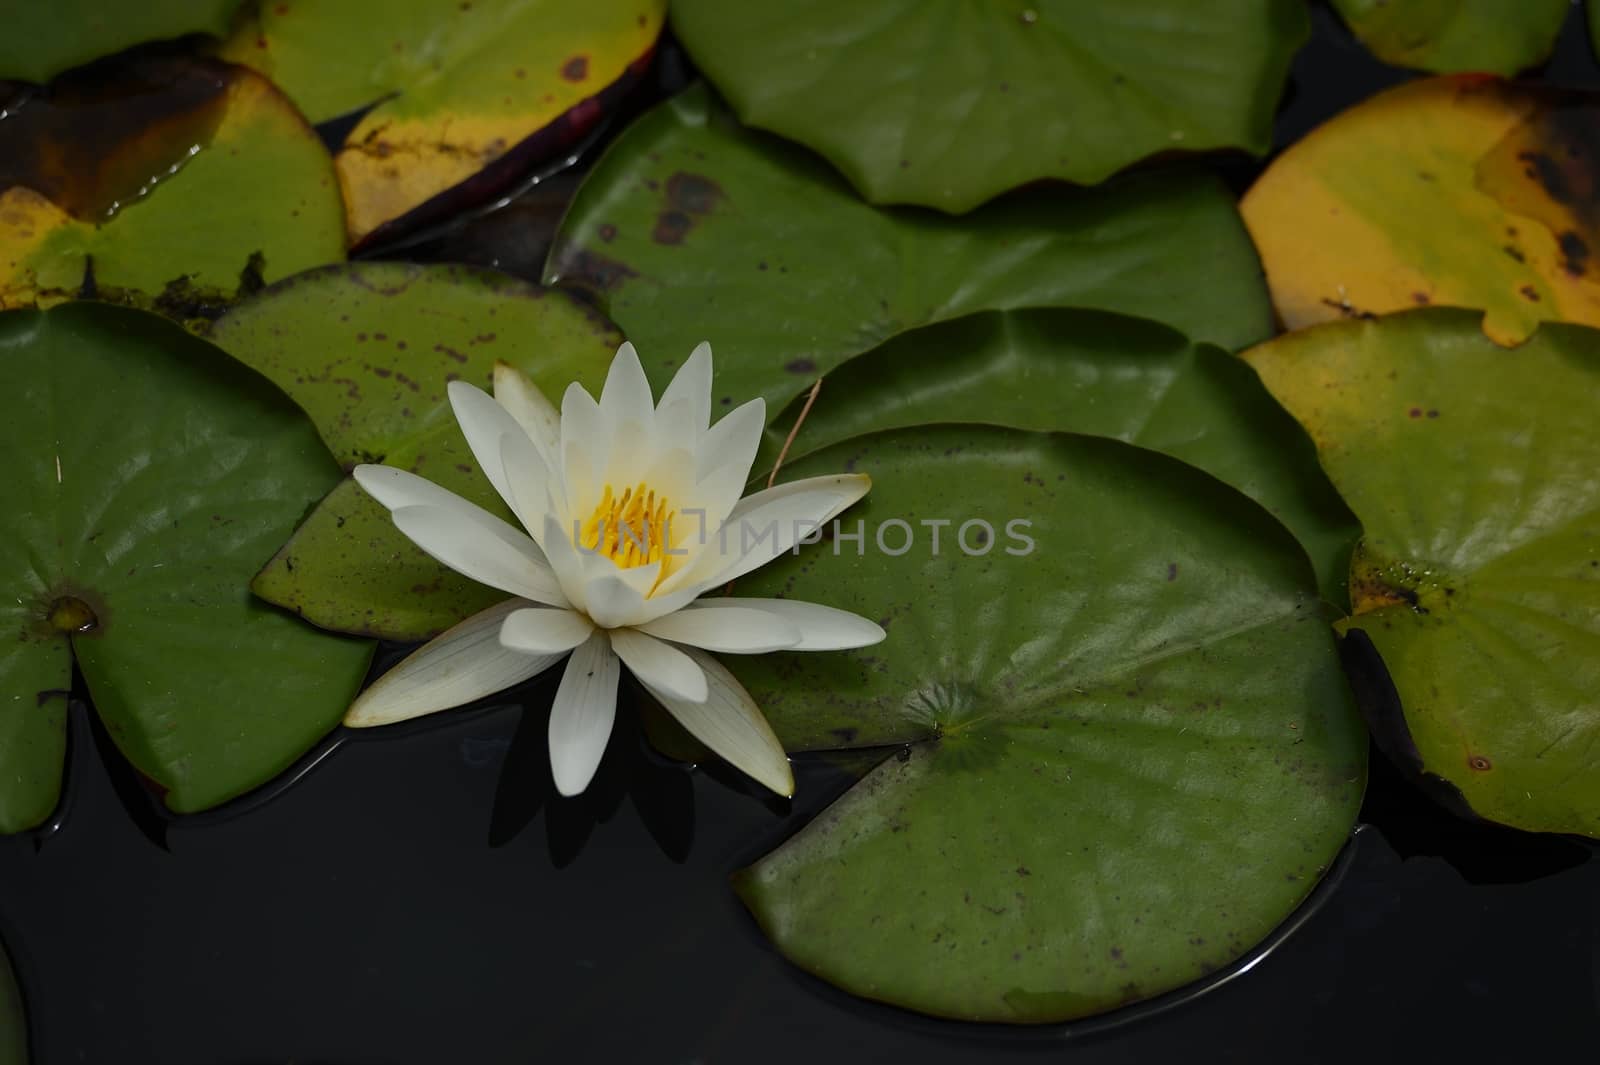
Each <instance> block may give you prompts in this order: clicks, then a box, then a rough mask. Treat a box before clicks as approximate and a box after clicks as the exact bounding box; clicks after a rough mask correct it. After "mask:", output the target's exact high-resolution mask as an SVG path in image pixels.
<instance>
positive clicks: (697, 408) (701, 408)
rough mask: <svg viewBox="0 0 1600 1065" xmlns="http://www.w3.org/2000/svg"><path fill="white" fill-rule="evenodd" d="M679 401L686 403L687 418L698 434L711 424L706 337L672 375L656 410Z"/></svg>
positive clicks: (661, 409) (663, 409)
mask: <svg viewBox="0 0 1600 1065" xmlns="http://www.w3.org/2000/svg"><path fill="white" fill-rule="evenodd" d="M680 402H681V403H683V404H685V408H684V410H685V415H686V419H687V421H688V423H689V425H690V426H691V427H692V428H693V429H694V433H695V436H696V437H698V436H700V435H701V434H702V433H704V432H705V431H706V429H707V428H708V427H709V426H710V425H711V345H710V344H707V343H706V342H705V341H703V340H702V341H701V342H700V343H699V344H698V345H696V346H695V349H694V351H692V352H691V353H690V354H689V359H688V361H687V362H685V363H684V364H683V365H682V366H680V367H678V372H677V373H675V374H673V375H672V382H671V383H670V384H668V385H667V390H666V391H665V392H663V393H661V402H660V403H658V404H656V410H657V411H658V412H662V411H665V410H666V409H667V408H668V407H671V406H673V405H674V404H677V403H680Z"/></svg>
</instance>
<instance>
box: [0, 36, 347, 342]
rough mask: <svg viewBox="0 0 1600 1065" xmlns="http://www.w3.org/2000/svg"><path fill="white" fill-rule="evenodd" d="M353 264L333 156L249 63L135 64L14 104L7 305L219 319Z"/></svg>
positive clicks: (1, 167)
mask: <svg viewBox="0 0 1600 1065" xmlns="http://www.w3.org/2000/svg"><path fill="white" fill-rule="evenodd" d="M3 96H4V93H3V92H0V102H4V101H3ZM342 258H344V232H343V208H342V206H341V203H340V200H339V190H338V187H337V185H336V183H335V181H334V176H333V167H332V161H331V160H330V159H329V157H328V153H327V150H326V149H325V148H323V146H322V142H321V141H320V140H319V139H318V138H317V135H316V131H315V130H313V129H312V128H311V127H310V126H308V125H306V123H305V120H304V119H302V118H301V117H300V115H299V114H298V113H297V112H296V111H295V109H294V107H293V105H291V104H290V103H289V101H287V100H286V99H284V98H283V96H282V95H280V94H279V93H278V91H277V90H275V89H274V88H273V87H272V86H271V85H270V84H269V83H268V82H267V81H266V80H265V79H263V78H261V77H260V76H258V75H256V74H254V73H252V72H250V71H248V70H245V69H244V68H242V67H231V66H227V65H224V64H221V63H217V62H215V61H212V60H201V59H190V58H163V57H157V58H148V57H142V58H135V59H131V60H127V61H123V62H118V63H115V64H99V65H96V66H95V67H93V68H91V69H90V70H87V71H84V72H81V73H76V74H73V75H71V76H69V77H67V78H63V79H62V80H60V81H58V82H56V83H55V84H53V85H51V86H49V87H47V88H45V89H38V90H32V89H28V90H20V91H19V93H18V95H16V96H15V97H14V98H13V99H12V100H11V101H10V102H9V103H6V104H5V105H4V106H0V309H5V308H8V307H23V306H30V305H32V304H34V303H35V302H37V303H39V304H41V305H49V304H51V303H58V302H60V301H61V300H64V299H70V298H72V297H74V296H76V295H78V294H80V292H82V293H84V294H89V295H96V294H97V295H99V296H100V297H101V298H105V299H114V300H120V301H126V302H132V303H136V304H140V305H143V306H146V307H149V306H154V307H156V308H157V309H160V310H162V311H164V312H165V313H167V314H169V315H171V316H173V317H177V318H181V319H193V318H208V317H215V316H216V315H217V314H218V313H220V311H221V306H222V305H224V304H225V303H226V302H227V301H228V300H229V299H231V298H232V297H233V296H234V295H235V294H236V292H237V291H238V290H240V289H245V290H248V289H249V288H251V287H259V285H260V284H261V282H263V281H272V280H276V279H277V278H280V277H284V276H287V275H288V274H292V273H294V272H296V271H299V270H303V269H305V268H307V267H310V266H316V265H319V264H321V263H327V262H332V261H335V260H338V259H342ZM91 261H92V264H93V268H92V270H91V269H90V264H91Z"/></svg>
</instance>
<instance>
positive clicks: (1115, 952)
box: [1111, 947, 1122, 961]
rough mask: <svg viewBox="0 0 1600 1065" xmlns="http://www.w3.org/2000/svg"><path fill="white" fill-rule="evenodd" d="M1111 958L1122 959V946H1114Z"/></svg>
mask: <svg viewBox="0 0 1600 1065" xmlns="http://www.w3.org/2000/svg"><path fill="white" fill-rule="evenodd" d="M1111 960H1112V961H1121V960H1122V948H1121V947H1112V948H1111Z"/></svg>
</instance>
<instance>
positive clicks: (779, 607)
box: [652, 596, 888, 651]
mask: <svg viewBox="0 0 1600 1065" xmlns="http://www.w3.org/2000/svg"><path fill="white" fill-rule="evenodd" d="M747 613H757V614H765V615H766V616H767V617H769V618H772V619H774V620H777V621H782V622H784V623H785V624H787V625H790V626H793V628H794V629H795V632H796V634H797V635H798V636H799V639H798V640H797V641H796V642H795V643H794V644H792V645H790V646H789V647H788V648H787V649H788V650H790V651H847V650H849V649H850V648H852V647H870V646H871V645H872V644H875V643H879V642H881V641H882V640H883V639H884V638H885V637H886V636H888V633H886V632H884V631H883V627H882V626H880V625H879V624H878V623H877V622H875V621H868V620H867V619H866V618H864V617H862V616H860V615H859V614H852V613H850V611H848V610H840V609H838V608H837V607H831V606H823V605H822V604H821V603H804V602H799V601H796V600H794V599H753V598H752V599H741V598H739V597H737V596H732V597H728V598H711V599H697V600H695V601H694V602H693V603H690V604H689V605H688V606H687V607H685V608H684V609H682V610H680V611H678V613H676V614H674V615H672V616H673V617H674V618H680V617H690V618H714V617H717V616H718V615H722V614H737V615H740V617H741V618H742V617H743V615H745V614H747ZM661 620H662V621H667V620H670V619H668V618H662V619H661ZM741 623H743V622H741ZM656 624H659V622H657V623H656ZM652 631H654V630H652ZM657 635H661V634H660V633H657ZM667 638H668V639H673V638H674V637H667ZM680 642H684V643H695V641H693V640H686V641H680ZM696 646H699V647H706V649H707V650H711V651H715V650H718V648H715V647H710V646H709V645H706V644H698V643H697V644H696Z"/></svg>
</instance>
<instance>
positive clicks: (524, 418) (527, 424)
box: [494, 362, 561, 466]
mask: <svg viewBox="0 0 1600 1065" xmlns="http://www.w3.org/2000/svg"><path fill="white" fill-rule="evenodd" d="M494 399H495V402H496V403H498V404H500V405H501V406H502V407H504V408H505V409H506V413H508V414H510V415H511V417H513V418H514V419H516V422H517V424H518V425H520V426H522V431H523V432H524V433H527V434H528V439H529V440H530V441H532V442H533V445H534V447H536V448H538V449H539V454H540V456H541V457H542V458H543V459H544V461H545V465H546V466H552V465H553V464H554V463H555V455H556V449H557V447H558V446H559V445H560V443H561V413H560V412H559V411H557V410H556V408H555V404H553V403H551V402H550V400H549V398H548V397H547V396H545V394H544V393H543V392H541V391H539V386H537V385H535V384H534V383H533V379H532V378H530V377H529V376H528V375H527V374H525V373H523V372H522V371H521V370H519V369H517V368H516V367H515V366H512V365H511V364H510V363H508V362H497V363H495V364H494Z"/></svg>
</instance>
